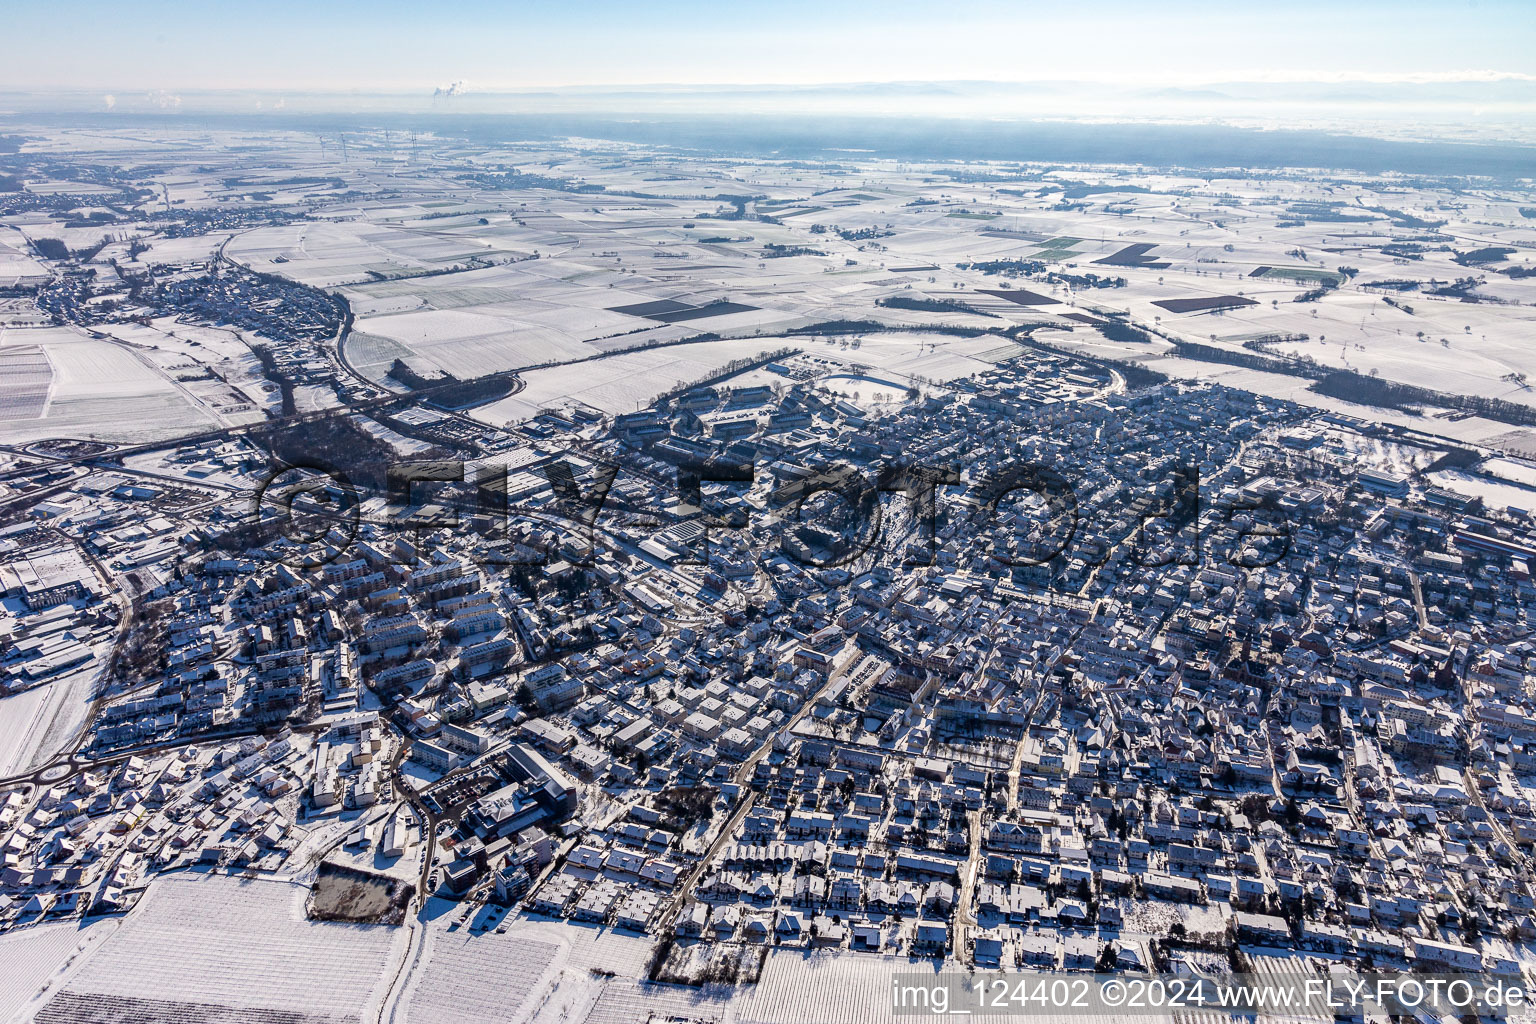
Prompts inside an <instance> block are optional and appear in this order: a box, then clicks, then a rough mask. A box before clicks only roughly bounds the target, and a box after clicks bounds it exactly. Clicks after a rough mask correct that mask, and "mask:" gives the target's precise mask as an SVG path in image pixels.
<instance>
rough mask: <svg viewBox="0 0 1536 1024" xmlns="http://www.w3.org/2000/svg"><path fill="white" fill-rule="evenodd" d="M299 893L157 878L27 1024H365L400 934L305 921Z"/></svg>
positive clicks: (269, 885) (220, 880) (260, 885)
mask: <svg viewBox="0 0 1536 1024" xmlns="http://www.w3.org/2000/svg"><path fill="white" fill-rule="evenodd" d="M306 892H307V890H306V889H305V888H304V887H302V886H297V885H293V884H289V883H286V882H277V881H268V880H261V881H245V880H241V879H238V878H233V877H230V876H225V875H211V874H179V875H170V876H165V877H162V878H160V879H158V880H157V881H156V882H155V883H154V884H153V885H151V887H150V889H149V891H148V892H147V893H146V894H145V895H144V898H143V900H142V901H141V902H140V904H139V905H138V906H137V907H136V908H134V910H133V911H132V912H131V913H130V914H129V915H128V918H127V919H126V920H125V921H124V922H123V923H122V926H121V927H120V928H119V929H118V930H117V931H116V932H114V933H113V934H112V936H111V937H110V938H109V939H107V940H106V941H105V942H103V943H101V944H100V946H99V947H98V948H97V949H96V950H95V951H93V952H92V953H91V954H90V956H89V957H87V958H86V960H85V962H84V963H83V965H82V966H81V967H80V969H79V970H78V971H76V972H75V973H73V974H72V975H71V976H70V978H69V979H68V981H67V982H65V984H64V985H63V987H62V988H61V989H60V990H59V991H58V992H57V993H56V994H55V995H54V996H53V998H52V999H51V1000H49V1001H48V1002H47V1003H45V1004H44V1005H43V1006H42V1007H41V1008H40V1009H39V1010H38V1011H37V1013H36V1015H35V1017H34V1018H33V1019H35V1020H37V1021H40V1022H46V1024H66V1022H67V1024H85V1022H88V1021H91V1022H94V1021H101V1020H118V1019H123V1020H131V1019H155V1020H164V1021H221V1022H227V1024H243V1022H247V1021H256V1022H270V1024H279V1022H282V1024H317V1022H322V1021H323V1022H327V1024H341V1022H351V1021H370V1022H371V1021H372V1020H373V1019H374V1014H375V1013H376V1010H377V1006H378V1000H379V998H380V997H381V994H382V991H383V988H384V986H385V984H386V983H387V979H388V977H389V976H390V974H391V971H390V964H391V963H392V962H393V960H394V959H395V958H397V957H398V955H399V951H400V948H401V946H402V944H403V942H404V939H405V931H404V929H399V928H389V927H384V926H369V925H346V924H331V923H320V922H313V921H308V920H305V918H304V899H305V895H306Z"/></svg>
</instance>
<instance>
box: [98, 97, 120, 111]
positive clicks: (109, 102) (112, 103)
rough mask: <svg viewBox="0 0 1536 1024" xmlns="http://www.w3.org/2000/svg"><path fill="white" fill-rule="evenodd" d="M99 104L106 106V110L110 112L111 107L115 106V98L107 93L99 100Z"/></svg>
mask: <svg viewBox="0 0 1536 1024" xmlns="http://www.w3.org/2000/svg"><path fill="white" fill-rule="evenodd" d="M101 102H103V103H105V104H106V105H107V109H108V110H111V109H112V108H113V107H115V106H117V97H116V96H113V95H112V94H111V93H107V94H106V95H105V96H103V97H102V98H101Z"/></svg>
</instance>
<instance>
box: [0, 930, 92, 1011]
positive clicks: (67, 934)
mask: <svg viewBox="0 0 1536 1024" xmlns="http://www.w3.org/2000/svg"><path fill="white" fill-rule="evenodd" d="M119 923H120V922H118V921H113V920H96V921H92V922H91V923H90V924H86V925H80V924H77V923H75V922H72V921H71V922H60V923H58V924H44V925H38V926H36V927H33V928H23V929H19V930H17V931H14V932H11V933H9V934H7V935H4V936H0V963H3V964H4V965H5V967H4V971H3V974H4V978H5V984H3V985H0V1024H9V1022H10V1021H12V1020H14V1019H16V1018H17V1017H18V1016H23V1015H24V1014H23V1013H22V1012H21V1011H22V1008H23V1007H24V1006H27V1004H28V1003H29V1002H33V1001H35V1002H33V1005H32V1006H31V1007H30V1008H29V1009H30V1010H36V1009H38V1008H39V1007H40V1006H41V1004H42V1002H44V1001H46V998H47V993H48V992H49V991H50V990H51V989H52V988H53V986H54V985H55V984H56V982H57V981H58V978H59V976H60V975H61V974H62V973H64V972H65V971H67V970H68V969H69V968H70V967H71V966H72V965H73V964H75V963H76V962H77V961H78V960H79V958H80V957H82V956H88V955H89V954H90V953H91V952H93V951H94V950H95V948H96V947H97V945H99V944H100V942H101V940H102V939H104V938H106V937H107V936H108V935H111V934H112V932H113V931H114V930H116V928H117V926H118V924H119Z"/></svg>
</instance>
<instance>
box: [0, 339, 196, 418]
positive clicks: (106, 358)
mask: <svg viewBox="0 0 1536 1024" xmlns="http://www.w3.org/2000/svg"><path fill="white" fill-rule="evenodd" d="M0 345H3V346H4V347H10V346H13V345H16V346H35V347H36V348H38V349H41V350H42V351H43V352H44V353H46V355H47V358H48V362H49V363H50V364H51V365H52V369H53V378H52V384H51V387H50V388H49V391H48V398H47V401H46V402H44V403H38V405H37V408H36V411H35V415H32V416H28V417H25V418H5V419H0V443H6V444H24V443H26V442H29V441H35V440H39V439H41V438H46V437H69V438H88V439H92V440H103V441H150V440H158V439H161V438H170V437H175V436H177V435H178V434H183V433H186V432H188V431H189V430H195V429H197V428H199V427H203V428H206V427H213V426H217V425H218V424H219V422H220V421H219V418H218V416H217V415H216V414H215V413H214V412H213V411H211V409H209V408H206V407H205V406H204V405H203V404H201V402H200V401H199V400H198V399H196V398H194V397H193V395H192V393H191V392H189V391H188V390H187V389H186V388H184V387H183V386H181V385H180V384H178V383H176V382H175V381H173V380H171V379H170V377H168V376H166V375H165V374H164V373H163V372H162V371H161V370H159V369H158V368H156V367H154V366H153V365H152V364H151V363H150V362H148V361H147V360H146V359H145V358H144V357H143V356H142V355H140V354H139V353H137V352H135V351H134V350H132V349H129V348H127V347H125V346H122V345H118V344H114V343H113V342H110V341H103V340H100V339H96V338H90V337H86V336H85V335H83V334H77V333H76V332H74V331H72V330H68V329H65V328H25V329H22V328H10V329H7V330H6V331H5V332H4V336H3V338H0Z"/></svg>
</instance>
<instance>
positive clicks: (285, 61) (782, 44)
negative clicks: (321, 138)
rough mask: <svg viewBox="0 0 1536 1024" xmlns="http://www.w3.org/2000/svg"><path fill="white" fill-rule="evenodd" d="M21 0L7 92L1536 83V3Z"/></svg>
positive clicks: (3, 81)
mask: <svg viewBox="0 0 1536 1024" xmlns="http://www.w3.org/2000/svg"><path fill="white" fill-rule="evenodd" d="M946 8H949V5H942V4H940V3H937V2H928V3H908V2H902V0H883V2H878V3H864V2H859V3H837V2H829V0H815V2H803V0H777V2H774V3H771V4H765V3H733V2H731V0H713V2H707V3H703V2H692V0H674V2H657V3H643V2H633V0H631V2H622V3H621V2H607V0H588V2H571V3H560V2H558V0H548V2H543V3H537V4H526V3H506V2H503V3H474V2H467V3H430V2H424V0H418V2H413V3H397V2H393V0H372V2H368V3H351V2H343V3H327V2H325V0H318V2H316V0H309V2H290V0H275V2H274V0H260V2H256V3H243V4H222V3H219V2H218V0H212V2H210V0H200V2H196V3H182V2H166V0H133V2H129V3H123V2H121V0H113V2H110V3H105V2H103V3H95V2H87V3H69V2H63V3H42V2H37V0H8V2H7V3H6V4H5V13H4V15H3V18H0V21H3V23H4V24H5V26H6V28H5V36H6V43H5V46H4V52H5V59H4V60H3V61H0V89H6V90H17V89H20V90H27V91H48V92H53V91H79V90H103V91H127V90H145V91H148V90H203V89H225V88H227V89H244V90H251V89H259V90H272V91H274V92H281V91H295V92H299V91H341V92H350V91H354V90H356V91H362V92H380V91H387V92H407V93H409V92H418V91H423V90H425V91H428V92H430V91H431V90H432V89H433V88H434V87H441V86H446V85H448V84H450V83H453V82H463V83H467V86H466V88H468V89H469V90H472V91H475V92H484V91H495V90H500V89H527V88H533V87H539V86H574V85H614V84H651V83H680V84H705V83H740V84H747V83H752V84H758V83H764V84H811V83H830V82H880V81H915V80H925V81H943V80H961V79H965V80H976V79H990V80H999V81H1037V80H1063V79H1066V80H1086V81H1108V82H1129V83H1138V84H1144V85H1154V86H1155V85H1157V84H1170V85H1175V84H1176V85H1182V84H1190V83H1198V82H1209V81H1228V80H1243V81H1253V80H1263V79H1303V80H1312V79H1323V80H1328V79H1332V78H1334V77H1337V76H1344V77H1352V76H1368V77H1372V78H1376V77H1380V78H1387V79H1394V80H1396V79H1412V78H1419V77H1425V78H1429V79H1431V80H1434V79H1437V78H1441V77H1450V78H1459V77H1462V76H1464V75H1465V74H1466V73H1472V74H1473V75H1474V76H1476V75H1485V74H1489V73H1498V74H1515V75H1522V76H1536V5H1533V4H1532V3H1530V2H1528V0H1527V2H1501V0H1437V2H1427V3H1426V2H1396V3H1364V2H1358V0H1354V2H1351V0H1343V2H1341V0H1329V2H1323V3H1313V2H1306V0H1302V2H1296V0H1292V2H1288V3H1284V4H1257V3H1249V2H1246V0H1233V2H1229V3H1223V4H1217V3H1193V2H1162V3H1120V2H1104V0H1097V2H1089V3H1075V4H1068V3H1060V2H1057V3H1050V4H1035V3H992V2H979V3H978V2H969V3H965V4H963V5H962V6H961V8H960V9H959V10H955V9H953V8H949V9H946Z"/></svg>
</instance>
